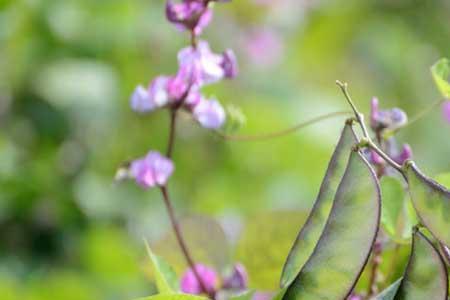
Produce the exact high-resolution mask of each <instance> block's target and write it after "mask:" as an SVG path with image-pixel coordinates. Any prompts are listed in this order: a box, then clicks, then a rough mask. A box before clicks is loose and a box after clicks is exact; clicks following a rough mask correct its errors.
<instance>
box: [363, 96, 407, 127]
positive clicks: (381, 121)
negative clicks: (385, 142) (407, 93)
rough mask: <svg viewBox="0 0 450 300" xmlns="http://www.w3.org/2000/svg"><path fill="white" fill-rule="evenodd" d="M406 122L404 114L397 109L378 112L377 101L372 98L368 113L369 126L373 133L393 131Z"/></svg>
mask: <svg viewBox="0 0 450 300" xmlns="http://www.w3.org/2000/svg"><path fill="white" fill-rule="evenodd" d="M407 122H408V116H407V115H406V113H405V112H404V111H403V110H401V109H399V108H393V109H390V110H379V107H378V99H377V98H375V97H374V98H372V101H371V112H370V126H371V127H372V129H373V130H374V131H380V130H384V129H390V130H395V129H398V128H400V127H402V126H404V125H406V123H407Z"/></svg>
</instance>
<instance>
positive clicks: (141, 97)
mask: <svg viewBox="0 0 450 300" xmlns="http://www.w3.org/2000/svg"><path fill="white" fill-rule="evenodd" d="M130 106H131V109H132V110H134V111H136V112H140V113H145V112H150V111H152V110H154V109H155V105H154V103H153V102H152V101H151V99H150V95H149V93H148V91H147V90H146V89H145V88H144V87H143V86H142V85H139V86H137V87H136V89H135V90H134V92H133V95H132V96H131V99H130Z"/></svg>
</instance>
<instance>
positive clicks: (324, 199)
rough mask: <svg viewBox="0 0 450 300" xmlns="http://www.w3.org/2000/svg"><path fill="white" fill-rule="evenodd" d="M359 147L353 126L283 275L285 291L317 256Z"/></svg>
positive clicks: (331, 165)
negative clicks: (353, 153)
mask: <svg viewBox="0 0 450 300" xmlns="http://www.w3.org/2000/svg"><path fill="white" fill-rule="evenodd" d="M355 143H356V138H355V135H354V133H353V130H352V128H351V126H350V125H345V127H344V129H343V131H342V134H341V137H340V139H339V141H338V144H337V146H336V149H335V150H334V153H333V155H332V157H331V160H330V162H329V165H328V169H327V171H326V173H325V177H324V179H323V182H322V184H321V186H320V190H319V194H318V196H317V200H316V202H315V203H314V206H313V209H312V210H311V213H310V214H309V216H308V219H307V221H306V223H305V225H304V226H303V227H302V228H301V230H300V233H299V234H298V236H297V239H296V240H295V243H294V245H293V246H292V248H291V251H290V252H289V256H288V258H287V260H286V263H285V265H284V268H283V273H282V275H281V281H280V283H281V286H282V287H285V286H288V285H289V284H290V283H291V282H292V280H294V278H295V276H297V274H298V272H299V271H300V270H301V268H302V267H303V265H304V264H305V263H306V261H307V260H308V258H309V256H310V255H311V253H312V252H313V250H314V247H315V246H316V243H317V241H318V240H319V237H320V234H321V233H322V230H323V228H324V227H325V224H326V222H327V219H328V216H329V214H330V210H331V206H332V203H333V199H334V195H335V193H336V190H337V187H338V185H339V181H340V179H341V178H342V175H343V174H344V171H345V166H346V163H347V160H348V154H349V153H350V151H351V147H352V146H353V145H354V144H355Z"/></svg>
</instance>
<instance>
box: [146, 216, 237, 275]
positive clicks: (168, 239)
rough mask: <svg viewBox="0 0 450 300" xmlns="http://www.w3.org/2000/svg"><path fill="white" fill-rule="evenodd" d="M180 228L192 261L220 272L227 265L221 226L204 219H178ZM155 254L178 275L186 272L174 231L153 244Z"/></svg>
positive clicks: (224, 236)
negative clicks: (162, 258) (161, 256)
mask: <svg viewBox="0 0 450 300" xmlns="http://www.w3.org/2000/svg"><path fill="white" fill-rule="evenodd" d="M179 226H180V229H181V231H182V233H183V236H184V238H185V240H186V244H187V247H188V249H189V251H190V252H191V255H192V257H193V259H194V261H197V262H201V263H202V264H205V265H208V266H211V267H213V268H215V269H216V270H218V271H223V270H224V269H225V268H226V267H227V266H229V265H230V263H231V261H230V245H229V243H228V238H227V236H226V235H225V232H224V231H223V228H222V226H221V225H220V224H219V223H218V222H217V221H216V220H214V219H213V218H210V217H207V216H200V215H194V216H188V217H184V218H181V219H180V220H179ZM152 248H153V251H154V252H155V253H156V254H159V255H163V256H164V259H165V260H166V261H167V262H169V263H170V265H171V266H172V267H173V268H174V269H175V271H176V273H177V274H181V273H183V272H184V271H186V268H187V266H186V260H185V258H184V256H183V255H182V253H181V251H180V250H179V249H180V248H179V245H178V242H177V239H176V237H175V235H174V233H173V230H168V231H167V233H166V234H165V235H164V236H163V237H162V238H161V239H160V240H158V241H157V242H156V243H154V244H153V245H152Z"/></svg>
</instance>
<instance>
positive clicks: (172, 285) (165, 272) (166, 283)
mask: <svg viewBox="0 0 450 300" xmlns="http://www.w3.org/2000/svg"><path fill="white" fill-rule="evenodd" d="M145 247H146V248H147V253H148V256H149V257H150V261H151V263H152V268H153V274H154V276H155V281H156V287H157V288H158V292H159V293H161V294H173V293H174V292H175V291H178V279H177V275H176V274H175V272H174V271H173V269H172V268H171V267H170V266H169V264H167V263H166V262H165V261H164V260H163V259H161V258H160V257H157V256H156V255H154V254H153V252H152V250H151V249H150V247H149V245H148V243H147V241H145Z"/></svg>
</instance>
